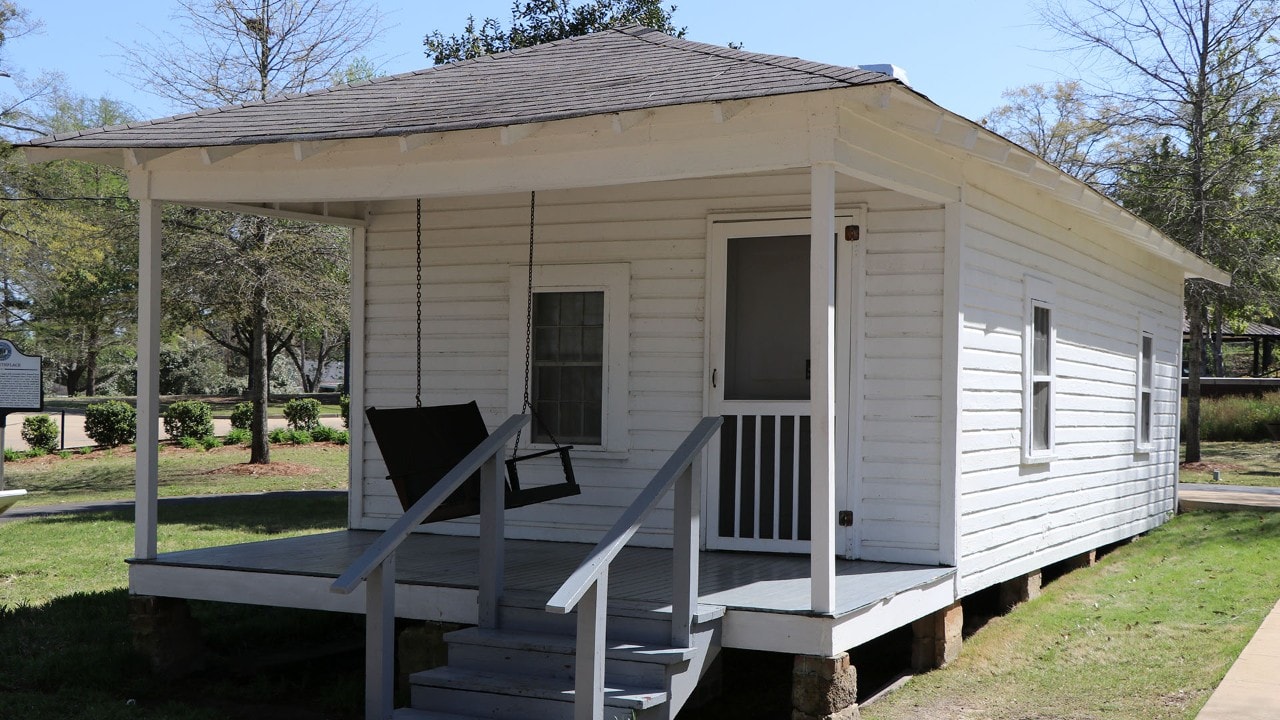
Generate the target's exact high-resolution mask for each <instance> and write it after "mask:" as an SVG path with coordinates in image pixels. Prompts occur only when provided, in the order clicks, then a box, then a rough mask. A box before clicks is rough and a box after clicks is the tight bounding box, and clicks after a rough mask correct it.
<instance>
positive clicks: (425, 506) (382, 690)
mask: <svg viewBox="0 0 1280 720" xmlns="http://www.w3.org/2000/svg"><path fill="white" fill-rule="evenodd" d="M528 423H529V416H528V415H512V416H511V417H509V418H507V420H506V422H504V423H502V425H499V426H498V429H497V430H494V431H493V434H492V435H490V436H489V437H487V438H485V439H484V441H483V442H481V443H480V444H479V445H477V446H476V448H475V449H474V450H472V451H471V452H470V453H467V456H466V457H464V458H463V459H462V460H461V461H460V462H459V463H458V464H457V465H455V466H454V467H453V469H452V470H450V471H449V472H448V473H447V474H445V476H444V477H443V478H440V481H439V482H437V483H436V484H435V485H434V486H433V487H432V488H431V489H430V490H428V491H427V492H426V494H424V495H423V496H422V497H421V498H419V499H418V501H417V502H415V503H414V504H413V505H412V506H411V507H410V508H409V509H408V510H406V511H405V512H404V514H403V515H401V516H400V519H398V520H396V521H395V523H393V524H392V525H391V527H390V528H387V530H386V531H385V532H383V533H382V535H381V536H380V537H379V538H378V539H377V540H376V541H374V543H373V544H372V545H370V546H369V548H368V549H367V550H365V551H364V553H363V554H361V555H360V557H359V558H357V559H356V561H355V562H353V563H351V565H350V566H349V567H348V568H347V570H346V572H344V573H342V575H341V576H340V577H339V578H338V579H337V580H335V581H333V584H332V585H330V586H329V591H330V592H334V593H341V594H343V595H346V594H349V593H351V592H352V591H353V590H355V589H356V588H357V587H359V586H360V584H361V583H364V585H365V700H364V707H365V709H364V714H365V718H366V720H389V718H391V716H392V713H393V711H394V709H393V707H392V705H393V700H394V694H395V693H394V690H395V675H394V668H395V625H396V619H395V618H396V579H395V575H396V549H397V548H399V547H400V544H401V543H402V542H404V541H405V539H406V538H408V537H409V535H411V534H412V533H413V531H414V529H415V528H417V527H418V525H420V524H422V521H423V520H425V519H427V516H428V515H430V514H431V513H432V512H434V511H435V509H436V508H438V507H440V505H441V504H443V503H444V501H445V500H446V499H447V498H448V497H449V496H450V495H452V494H453V492H454V491H455V490H457V489H458V488H459V487H461V486H462V483H464V482H466V480H467V478H469V477H471V476H472V475H473V474H474V473H475V471H476V470H480V567H479V571H480V587H479V593H478V597H477V601H478V604H479V614H480V624H481V625H485V626H490V627H491V626H493V625H494V624H495V623H496V620H497V606H498V600H499V599H500V597H501V595H502V535H503V517H502V516H503V511H504V506H505V503H504V499H503V489H504V486H505V482H504V478H503V467H502V462H501V460H500V459H499V456H500V455H501V454H502V450H503V447H504V446H506V444H507V441H508V440H510V439H511V438H513V437H515V434H516V433H517V432H518V431H519V430H520V429H521V428H523V427H524V426H525V425H527V424H528ZM366 581H367V582H366Z"/></svg>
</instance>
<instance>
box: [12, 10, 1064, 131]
mask: <svg viewBox="0 0 1280 720" xmlns="http://www.w3.org/2000/svg"><path fill="white" fill-rule="evenodd" d="M18 2H19V4H21V5H23V6H25V7H27V8H28V9H29V10H30V11H31V12H32V13H33V14H34V15H35V16H36V17H38V18H40V19H41V20H42V21H43V22H44V28H43V31H42V32H41V33H40V34H38V35H28V36H26V37H22V38H18V39H16V40H13V41H11V42H10V43H8V44H7V45H6V47H5V49H4V51H3V52H4V64H5V65H6V67H9V68H13V69H15V70H18V71H21V72H24V73H26V74H28V75H34V74H36V73H38V72H39V71H41V70H58V71H61V72H63V73H65V74H66V75H67V77H68V82H69V83H70V86H71V87H70V90H71V91H73V92H74V93H76V94H80V95H87V96H91V97H99V96H103V95H105V96H108V97H111V98H114V99H117V100H123V101H125V102H128V103H130V104H131V105H133V106H134V108H135V109H136V110H137V114H138V115H139V116H141V117H160V116H163V115H168V114H171V113H172V112H174V111H176V109H175V108H171V107H169V106H167V105H166V104H165V102H164V101H162V100H160V99H158V98H156V97H155V96H153V95H150V94H147V93H146V92H144V91H141V90H138V89H136V88H134V87H132V86H131V85H130V84H129V81H128V80H127V79H126V78H124V77H123V71H124V68H125V61H124V58H123V57H121V55H122V54H123V53H124V52H125V51H124V50H122V49H121V47H120V45H125V46H128V45H131V44H133V43H135V42H138V41H141V40H146V39H148V38H149V37H150V35H149V31H161V30H164V29H166V28H168V27H170V25H171V20H170V16H171V15H172V14H173V12H174V11H175V9H176V8H177V7H178V6H177V3H176V2H175V0H129V2H126V3H110V2H103V1H102V0H18ZM373 3H374V4H375V5H376V6H377V7H379V8H380V9H381V10H382V12H383V13H384V14H385V15H386V19H387V21H386V27H387V30H386V32H384V33H382V35H381V36H380V37H379V39H378V40H377V41H376V44H375V45H374V46H372V47H370V48H369V49H368V51H367V53H366V54H367V55H368V56H369V57H371V58H373V59H374V60H375V61H376V62H377V63H379V64H380V65H381V67H382V69H383V70H384V71H385V72H388V73H394V72H403V71H406V70H413V69H416V68H421V67H425V66H427V65H428V64H429V61H428V60H427V59H426V57H425V56H424V55H423V54H422V37H423V35H425V34H426V33H427V32H429V31H431V30H434V29H440V30H442V31H444V32H445V33H446V34H448V33H450V32H456V31H458V30H459V29H460V28H461V27H462V26H463V24H464V23H465V22H466V18H467V15H468V14H474V15H475V16H476V17H477V18H482V17H486V16H490V17H497V18H499V19H501V20H502V21H503V22H504V24H505V23H506V22H507V21H508V20H509V19H510V8H511V2H510V0H470V1H466V0H464V1H462V2H442V1H441V0H417V1H416V2H415V1H414V0H373ZM676 4H677V5H678V10H677V11H676V14H675V20H676V23H677V24H678V25H683V26H686V27H687V28H688V37H689V39H691V40H697V41H700V42H708V43H714V44H720V45H723V44H727V43H729V42H742V43H745V46H746V49H747V50H752V51H756V52H765V53H774V54H778V55H792V56H797V57H803V58H806V59H809V60H817V61H822V62H829V63H834V64H839V65H860V64H868V63H893V64H895V65H898V66H900V67H902V68H904V69H906V71H907V72H908V74H909V76H910V80H911V83H912V85H913V87H915V89H916V90H918V91H920V92H922V93H924V94H926V95H928V96H929V97H930V98H932V99H933V100H934V101H936V102H938V103H939V104H940V105H942V106H944V107H946V108H948V109H950V110H952V111H955V112H957V113H960V114H961V115H965V116H967V117H970V118H975V119H976V118H978V117H980V116H982V115H984V114H986V113H987V112H988V111H990V110H991V109H993V108H995V107H996V106H998V105H999V104H1000V103H1001V100H1000V93H1001V92H1002V91H1003V90H1005V89H1008V88H1011V87H1016V86H1020V85H1025V84H1029V83H1033V82H1052V81H1053V80H1056V79H1058V78H1062V77H1073V76H1075V75H1076V74H1077V73H1076V71H1075V70H1074V66H1073V64H1072V62H1071V58H1070V57H1069V56H1068V55H1067V54H1066V53H1064V52H1062V50H1061V48H1062V47H1063V45H1064V43H1063V42H1062V41H1061V40H1059V39H1058V38H1057V37H1056V36H1055V35H1054V34H1053V33H1051V32H1050V31H1048V30H1046V29H1044V28H1043V27H1041V26H1040V23H1039V21H1038V19H1037V16H1036V13H1035V11H1034V9H1033V6H1032V2H1031V1H1030V0H884V1H882V2H868V1H867V0H844V1H843V2H841V1H837V0H790V1H789V2H788V1H786V0H784V1H783V2H776V1H775V2H761V1H759V0H735V1H732V2H730V1H725V0H684V1H683V2H676ZM9 82H11V81H10V80H8V79H3V78H0V83H9ZM0 89H7V88H0Z"/></svg>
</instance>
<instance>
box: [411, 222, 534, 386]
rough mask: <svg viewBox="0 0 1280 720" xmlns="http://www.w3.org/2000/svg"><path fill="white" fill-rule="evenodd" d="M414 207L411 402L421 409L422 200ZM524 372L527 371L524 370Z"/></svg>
mask: <svg viewBox="0 0 1280 720" xmlns="http://www.w3.org/2000/svg"><path fill="white" fill-rule="evenodd" d="M416 207H417V213H416V216H417V217H416V219H417V231H416V233H417V234H416V237H417V244H416V249H417V261H416V265H415V266H414V267H415V269H416V272H417V275H416V277H415V279H414V287H415V290H416V291H417V294H418V296H417V312H418V315H417V323H416V327H417V331H418V337H417V343H418V344H417V361H418V366H417V374H416V375H415V378H416V380H417V391H416V392H415V393H414V395H413V402H414V404H415V405H416V406H417V407H422V198H418V199H417V204H416ZM526 372H528V371H527V370H526Z"/></svg>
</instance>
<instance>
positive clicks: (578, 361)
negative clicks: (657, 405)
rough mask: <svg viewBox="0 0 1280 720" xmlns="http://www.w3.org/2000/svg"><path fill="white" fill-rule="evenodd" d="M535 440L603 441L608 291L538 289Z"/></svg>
mask: <svg viewBox="0 0 1280 720" xmlns="http://www.w3.org/2000/svg"><path fill="white" fill-rule="evenodd" d="M533 315H534V326H535V327H534V353H533V386H532V388H531V389H530V392H531V394H532V400H533V405H534V407H535V408H536V409H537V413H538V421H539V422H537V423H536V424H535V428H534V431H533V439H534V441H535V442H543V443H545V442H551V439H552V436H553V435H554V437H555V439H556V440H558V441H560V442H563V443H578V444H587V445H599V444H600V443H601V442H602V440H603V438H602V436H601V428H602V426H603V416H602V413H603V411H604V402H603V398H604V365H603V362H604V292H602V291H591V292H538V293H535V294H534V313H533Z"/></svg>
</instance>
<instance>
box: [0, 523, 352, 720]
mask: <svg viewBox="0 0 1280 720" xmlns="http://www.w3.org/2000/svg"><path fill="white" fill-rule="evenodd" d="M131 515H132V513H127V512H112V513H94V514H86V515H66V516H59V517H53V518H48V519H40V520H25V521H18V522H11V523H5V524H3V525H0V548H3V551H2V552H0V697H2V698H3V699H2V700H0V706H3V708H4V710H3V712H0V715H3V716H4V717H9V716H10V715H12V716H13V717H22V718H27V719H28V720H54V719H55V718H56V719H64V718H85V719H88V718H94V719H95V720H97V719H106V720H115V719H117V718H130V719H136V718H147V719H148V720H150V719H170V718H172V719H174V720H203V719H205V718H209V719H213V718H235V719H239V718H246V719H247V718H257V717H288V718H322V717H325V718H339V719H345V718H356V717H359V715H360V712H359V705H360V702H361V690H360V687H361V683H362V682H363V675H362V671H361V666H360V653H359V652H358V651H351V648H354V647H358V646H359V642H360V637H361V622H360V618H359V617H358V616H345V615H336V614H331V613H320V612H307V611H298V610H285V609H270V608H258V607H250V606H241V605H229V604H219V603H192V613H193V615H194V616H195V617H196V620H197V621H198V622H199V623H200V625H201V627H202V630H203V632H202V639H203V642H204V645H205V648H206V658H207V669H206V670H205V671H204V672H202V673H199V674H197V675H195V676H194V677H190V678H184V679H183V680H182V681H181V682H176V683H175V682H170V681H166V680H164V679H162V678H158V677H155V676H153V675H152V674H151V673H150V671H149V669H148V667H147V664H146V662H145V660H144V659H143V658H142V657H140V656H139V655H137V654H136V653H135V652H134V650H133V649H132V646H131V631H130V628H129V623H128V618H127V612H128V595H127V592H126V590H125V587H126V584H127V570H126V565H125V564H124V562H123V558H125V557H127V556H129V555H130V554H132V548H133V544H132V538H133V523H132V518H131ZM344 519H345V504H344V502H343V501H342V500H340V499H307V500H297V499H290V500H264V499H261V498H232V499H227V500H219V501H216V502H211V503H208V504H202V505H198V506H182V507H172V508H165V509H164V510H162V512H161V521H162V523H163V524H162V525H161V527H160V545H161V549H162V550H177V549H184V548H193V547H205V546H211V545H223V544H229V543H236V542H249V541H254V540H263V539H268V538H277V537H286V536H291V535H299V534H305V533H311V532H317V531H324V530H331V529H339V528H341V527H343V525H344V524H345V523H344ZM335 647H336V648H340V649H341V648H345V649H346V650H347V651H346V652H335V649H334V648H335Z"/></svg>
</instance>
